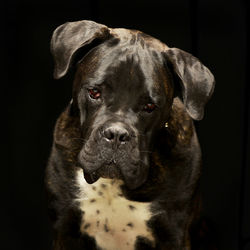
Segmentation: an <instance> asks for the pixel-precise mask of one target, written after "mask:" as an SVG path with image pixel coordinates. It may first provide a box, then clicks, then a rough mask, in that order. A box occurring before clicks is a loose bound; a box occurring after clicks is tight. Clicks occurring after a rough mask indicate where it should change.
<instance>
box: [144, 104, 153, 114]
mask: <svg viewBox="0 0 250 250" xmlns="http://www.w3.org/2000/svg"><path fill="white" fill-rule="evenodd" d="M155 108H156V105H155V104H154V103H148V104H146V105H145V106H144V108H143V110H144V111H146V112H148V113H151V112H152V111H154V110H155Z"/></svg>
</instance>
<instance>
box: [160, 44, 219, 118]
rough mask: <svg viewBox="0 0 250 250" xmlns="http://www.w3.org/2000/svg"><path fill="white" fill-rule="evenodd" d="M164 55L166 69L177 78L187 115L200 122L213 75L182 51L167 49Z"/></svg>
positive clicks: (211, 90) (212, 86) (211, 85)
mask: <svg viewBox="0 0 250 250" xmlns="http://www.w3.org/2000/svg"><path fill="white" fill-rule="evenodd" d="M164 54H165V56H166V60H167V65H168V67H169V68H172V71H174V74H175V75H176V76H177V78H179V80H178V82H179V83H180V88H179V89H180V92H181V98H182V100H183V103H184V106H185V107H186V110H187V112H188V114H189V115H190V116H191V117H192V118H193V119H194V120H201V119H202V118H203V115H204V106H205V104H206V103H207V101H208V100H209V98H210V97H211V95H212V93H213V90H214V85H215V80H214V76H213V74H212V73H211V72H210V71H209V69H208V68H207V67H205V66H204V65H203V64H202V63H201V62H200V61H199V60H198V59H197V58H196V57H194V56H193V55H191V54H189V53H187V52H185V51H183V50H180V49H177V48H169V49H167V50H166V51H165V52H164ZM177 88H178V87H177Z"/></svg>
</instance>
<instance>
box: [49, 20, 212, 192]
mask: <svg viewBox="0 0 250 250" xmlns="http://www.w3.org/2000/svg"><path fill="white" fill-rule="evenodd" d="M86 49H87V53H86ZM51 51H52V54H53V56H54V59H55V72H54V76H55V78H57V79H58V78H61V77H62V76H64V75H65V74H66V73H67V71H68V69H69V67H70V65H71V64H72V62H73V61H74V58H76V55H77V54H78V56H79V54H80V55H82V53H83V54H84V56H82V59H81V60H80V61H79V62H78V67H77V72H76V76H75V81H74V86H73V101H72V103H71V109H72V112H73V113H74V115H77V116H79V119H80V124H81V128H82V129H81V130H82V140H83V146H82V149H81V150H80V152H79V157H78V160H79V163H80V164H81V166H82V167H83V170H84V176H85V179H86V180H87V182H89V183H93V182H95V181H96V180H97V179H98V178H99V177H108V178H121V179H123V180H124V182H125V184H126V185H127V186H128V187H129V188H130V189H135V188H137V187H139V186H140V185H141V184H142V183H144V181H145V180H146V179H147V173H148V169H149V162H150V161H149V158H150V157H149V156H150V152H152V151H153V146H154V137H155V136H154V135H156V133H157V132H158V131H159V130H160V128H162V127H164V124H165V122H166V121H167V119H168V116H169V113H170V111H171V106H172V103H173V98H174V97H175V95H177V94H178V93H179V92H180V93H181V96H182V100H183V103H184V105H185V107H186V110H187V112H188V114H189V115H190V116H191V117H192V118H193V119H196V120H200V119H202V117H203V107H204V105H205V103H206V102H207V100H208V99H209V97H210V96H211V94H212V91H213V87H214V78H213V75H212V74H211V73H210V71H209V70H208V69H207V68H206V67H205V66H204V65H203V64H202V63H201V62H200V61H199V60H198V59H197V58H195V57H193V56H192V55H190V54H189V53H187V52H184V51H182V50H180V49H176V48H168V47H167V46H166V45H165V44H163V43H162V42H160V41H159V40H157V39H155V38H152V37H150V36H148V35H146V34H144V33H142V32H139V31H134V30H127V29H110V28H108V27H106V26H104V25H101V24H98V23H95V22H92V21H79V22H71V23H66V24H63V25H61V26H59V27H58V28H57V29H56V30H55V31H54V34H53V37H52V41H51Z"/></svg>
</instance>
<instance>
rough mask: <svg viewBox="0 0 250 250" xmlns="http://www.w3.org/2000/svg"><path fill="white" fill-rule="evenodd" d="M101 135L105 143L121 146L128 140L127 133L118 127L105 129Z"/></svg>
mask: <svg viewBox="0 0 250 250" xmlns="http://www.w3.org/2000/svg"><path fill="white" fill-rule="evenodd" d="M103 135H104V138H105V139H106V140H107V141H109V142H112V143H117V144H123V143H125V142H127V141H129V139H130V136H129V133H128V131H127V130H126V129H125V128H123V127H120V126H111V127H108V128H106V129H105V130H104V132H103Z"/></svg>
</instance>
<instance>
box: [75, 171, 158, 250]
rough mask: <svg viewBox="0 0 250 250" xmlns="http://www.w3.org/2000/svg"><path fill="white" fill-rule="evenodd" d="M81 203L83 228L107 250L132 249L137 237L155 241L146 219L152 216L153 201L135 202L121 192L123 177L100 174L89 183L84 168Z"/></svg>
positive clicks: (81, 175)
mask: <svg viewBox="0 0 250 250" xmlns="http://www.w3.org/2000/svg"><path fill="white" fill-rule="evenodd" d="M77 184H78V185H79V187H80V193H79V199H78V200H77V201H78V204H79V206H80V209H81V211H82V218H81V226H80V230H81V232H82V233H86V234H88V235H89V236H91V237H93V238H95V240H96V243H97V245H98V247H100V248H101V249H106V250H117V249H120V250H125V249H126V250H133V249H134V247H135V243H136V240H137V237H138V236H140V237H144V238H146V239H147V240H149V241H151V242H152V244H154V239H153V236H152V232H151V230H150V229H149V228H148V227H147V221H148V220H149V219H150V218H151V217H152V214H151V212H150V209H149V207H150V203H142V202H133V201H129V200H127V199H125V198H124V197H123V196H122V193H121V190H120V185H121V184H122V182H121V181H118V180H116V181H112V180H109V179H103V178H100V179H99V180H98V181H97V182H96V183H94V184H92V185H89V184H88V183H87V182H86V181H85V179H84V177H83V173H82V171H79V172H78V175H77Z"/></svg>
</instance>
